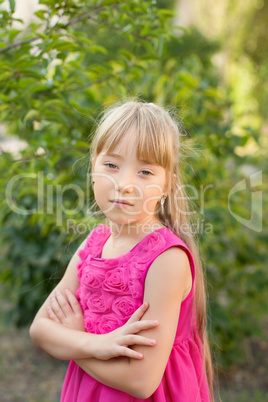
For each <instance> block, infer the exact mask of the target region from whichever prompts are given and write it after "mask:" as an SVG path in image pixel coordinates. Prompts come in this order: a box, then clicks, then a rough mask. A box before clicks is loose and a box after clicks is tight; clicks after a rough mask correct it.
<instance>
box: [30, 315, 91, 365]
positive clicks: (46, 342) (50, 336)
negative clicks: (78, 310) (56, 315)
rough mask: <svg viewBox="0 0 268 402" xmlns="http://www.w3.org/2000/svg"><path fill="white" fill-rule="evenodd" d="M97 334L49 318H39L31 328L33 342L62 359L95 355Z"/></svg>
mask: <svg viewBox="0 0 268 402" xmlns="http://www.w3.org/2000/svg"><path fill="white" fill-rule="evenodd" d="M96 336H97V335H95V334H89V333H87V332H83V331H77V330H74V329H70V328H67V327H64V326H63V325H62V324H58V323H56V322H54V321H51V320H50V319H48V318H43V317H42V318H39V319H38V320H36V321H34V322H33V324H32V325H31V328H30V337H31V339H32V342H33V343H34V344H35V345H36V346H38V347H39V348H41V349H43V350H44V351H46V352H47V353H49V354H50V355H51V356H53V357H55V358H56V359H60V360H71V359H83V358H88V357H89V358H90V357H93V356H94V355H93V350H94V346H93V342H94V339H93V338H94V337H96Z"/></svg>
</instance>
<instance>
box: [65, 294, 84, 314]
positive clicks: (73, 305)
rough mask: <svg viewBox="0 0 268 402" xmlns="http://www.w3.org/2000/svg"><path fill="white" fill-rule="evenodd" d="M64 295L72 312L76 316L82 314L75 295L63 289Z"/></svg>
mask: <svg viewBox="0 0 268 402" xmlns="http://www.w3.org/2000/svg"><path fill="white" fill-rule="evenodd" d="M65 294H66V297H67V300H68V302H69V304H70V306H71V308H72V310H73V312H74V313H75V314H76V315H79V314H82V309H81V307H80V304H79V303H78V300H77V298H76V297H75V295H74V294H73V292H71V291H70V290H69V289H65Z"/></svg>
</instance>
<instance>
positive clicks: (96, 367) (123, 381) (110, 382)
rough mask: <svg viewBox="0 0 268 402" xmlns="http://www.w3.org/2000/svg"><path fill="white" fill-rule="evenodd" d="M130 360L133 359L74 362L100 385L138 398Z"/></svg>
mask: <svg viewBox="0 0 268 402" xmlns="http://www.w3.org/2000/svg"><path fill="white" fill-rule="evenodd" d="M131 360H133V359H129V358H127V357H117V358H113V359H110V360H106V361H102V360H98V359H94V358H91V359H80V360H75V362H76V364H78V365H79V366H80V367H81V368H82V369H83V370H84V371H85V372H86V373H87V374H89V375H90V376H91V377H93V378H94V379H95V380H97V381H99V382H100V383H102V384H104V385H107V386H108V387H111V388H115V389H117V390H119V391H123V392H126V393H128V394H130V395H132V396H134V397H136V398H139V397H141V396H142V395H141V394H140V392H141V391H140V389H139V387H138V384H137V383H136V378H137V377H136V376H135V372H134V371H133V366H131V364H130V363H131ZM138 363H140V362H138Z"/></svg>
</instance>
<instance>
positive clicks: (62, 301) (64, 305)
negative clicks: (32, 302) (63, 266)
mask: <svg viewBox="0 0 268 402" xmlns="http://www.w3.org/2000/svg"><path fill="white" fill-rule="evenodd" d="M56 298H57V301H58V304H59V306H60V308H61V309H62V311H63V313H64V315H65V316H68V315H69V314H71V313H72V309H71V306H70V304H69V302H68V300H66V297H65V296H64V295H63V294H62V293H61V292H60V291H59V290H56Z"/></svg>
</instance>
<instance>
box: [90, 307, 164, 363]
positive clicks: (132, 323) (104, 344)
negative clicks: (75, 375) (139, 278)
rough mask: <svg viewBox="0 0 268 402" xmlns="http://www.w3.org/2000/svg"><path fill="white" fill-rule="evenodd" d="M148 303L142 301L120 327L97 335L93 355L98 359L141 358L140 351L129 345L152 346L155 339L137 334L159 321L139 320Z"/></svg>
mask: <svg viewBox="0 0 268 402" xmlns="http://www.w3.org/2000/svg"><path fill="white" fill-rule="evenodd" d="M148 307H149V303H147V302H145V303H143V304H142V305H141V306H140V307H139V308H138V309H137V310H136V311H135V313H134V314H133V315H132V316H131V317H130V319H129V320H128V321H127V322H126V324H125V325H123V326H122V327H120V328H117V329H115V330H114V331H112V332H109V333H108V334H101V335H97V337H96V347H94V357H95V358H96V359H99V360H108V359H111V358H113V357H118V356H126V357H129V358H132V359H142V358H143V355H142V354H141V353H138V352H136V351H135V350H132V349H131V348H130V347H129V346H130V345H143V346H154V345H155V344H156V341H155V339H150V338H146V337H144V336H141V335H137V334H138V332H140V331H142V330H145V329H150V328H154V327H156V326H157V325H158V324H159V322H158V321H152V320H143V321H140V320H141V318H142V316H143V315H144V313H145V311H146V310H147V309H148Z"/></svg>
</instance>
